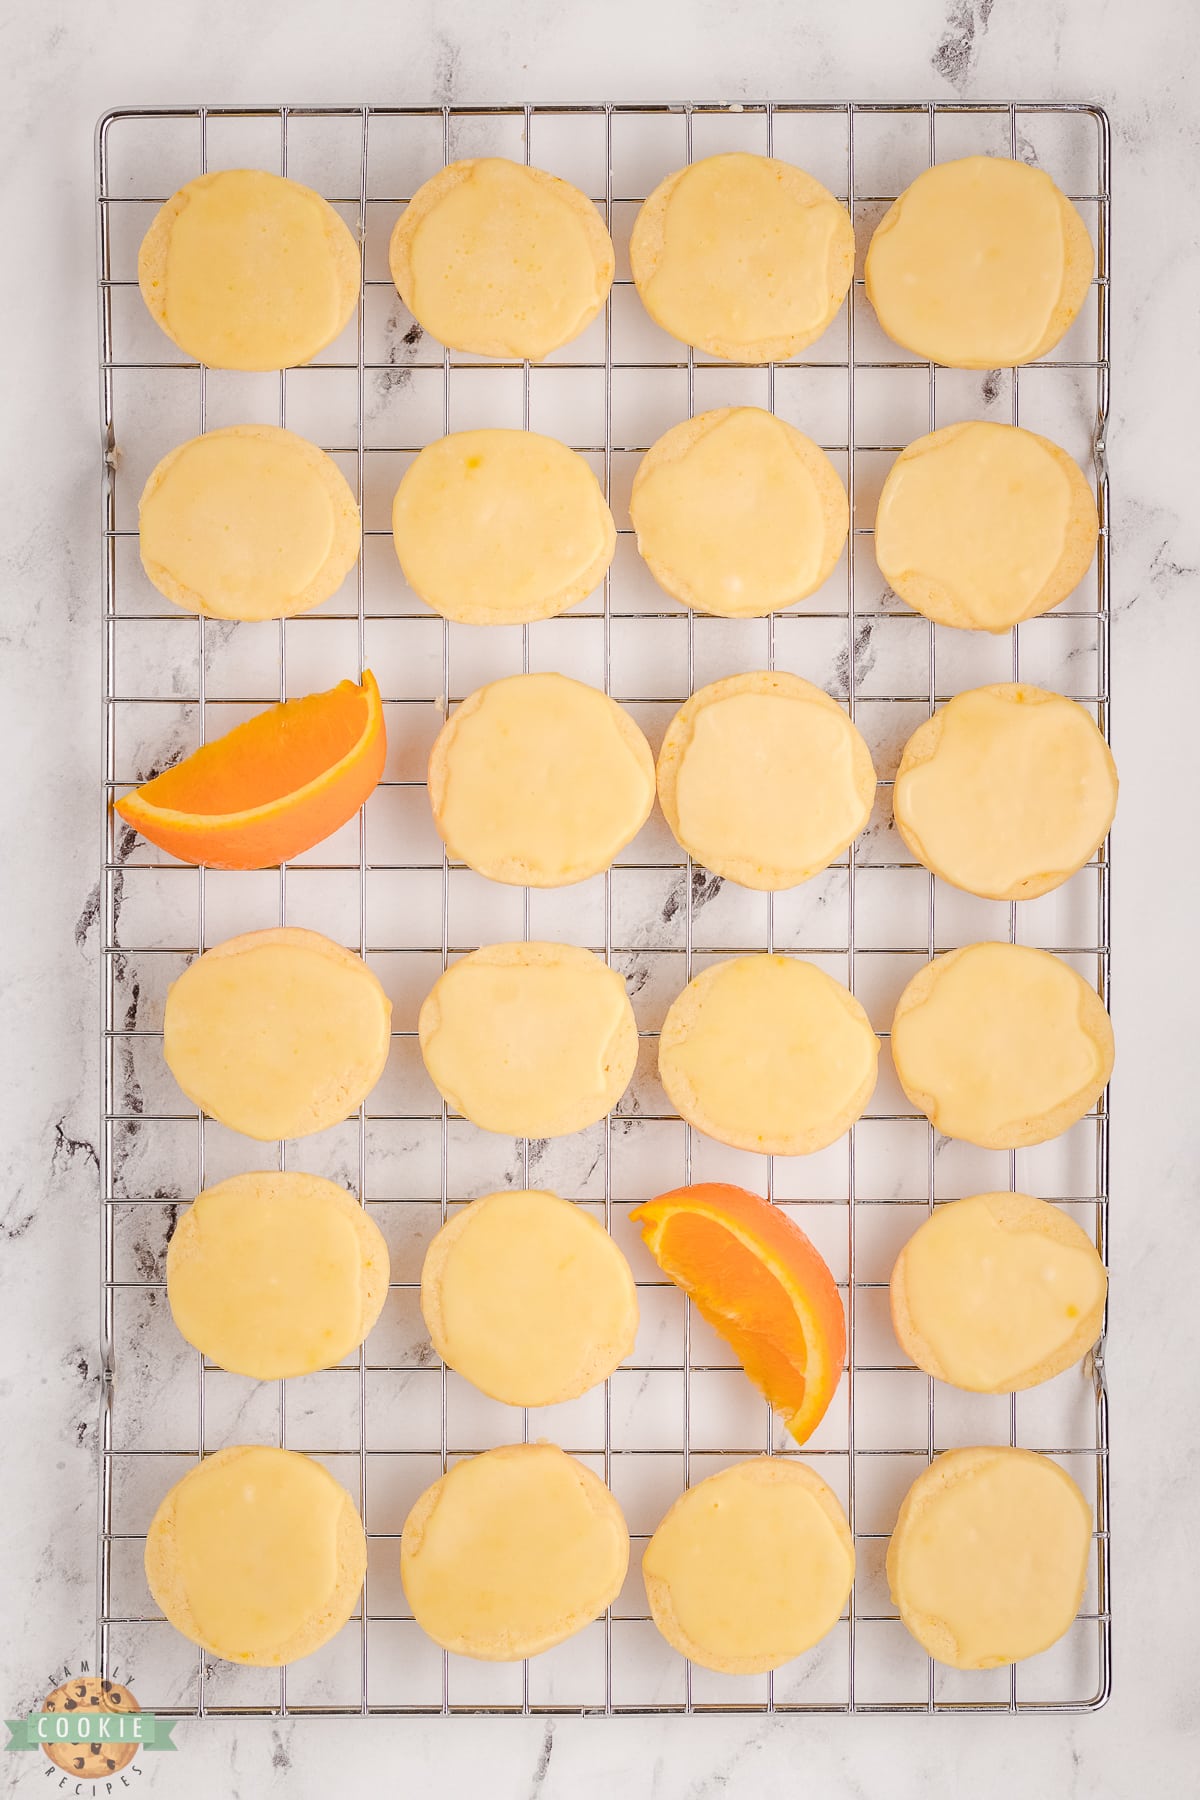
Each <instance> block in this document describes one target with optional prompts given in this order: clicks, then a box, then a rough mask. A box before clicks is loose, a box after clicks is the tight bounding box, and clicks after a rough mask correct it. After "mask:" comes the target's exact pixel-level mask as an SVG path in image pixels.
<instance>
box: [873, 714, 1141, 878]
mask: <svg viewBox="0 0 1200 1800" xmlns="http://www.w3.org/2000/svg"><path fill="white" fill-rule="evenodd" d="M935 719H936V721H937V726H936V730H937V736H936V738H934V737H933V736H932V735H931V733H930V728H929V727H928V726H927V725H926V726H922V727H921V728H920V730H919V731H918V733H917V735H916V737H915V739H914V740H912V741H911V742H910V744H909V746H908V747H907V748H906V750H905V754H904V758H903V760H902V761H901V764H900V769H899V772H898V774H897V776H896V783H895V787H894V789H893V795H892V799H893V807H894V811H895V817H896V823H897V825H898V826H899V828H900V831H901V833H902V835H903V837H904V840H905V842H906V843H907V844H908V846H909V848H910V849H912V850H913V851H914V852H915V853H916V855H917V856H919V857H920V859H921V861H922V862H924V863H925V864H926V865H927V866H928V867H930V868H933V869H934V870H936V872H937V873H938V874H939V875H941V876H942V878H943V880H945V881H950V882H952V883H953V884H954V885H955V886H956V887H961V888H966V889H967V890H968V892H970V893H972V894H981V895H983V896H985V897H986V898H989V899H993V900H1016V899H1024V898H1030V897H1032V896H1034V895H1036V894H1041V893H1045V892H1047V891H1048V890H1049V889H1050V888H1053V887H1057V886H1058V885H1059V883H1060V882H1062V881H1065V880H1066V879H1067V877H1068V876H1070V875H1071V874H1073V873H1074V872H1075V870H1076V869H1079V868H1081V867H1082V866H1083V864H1084V863H1085V862H1086V861H1087V860H1088V858H1089V857H1090V856H1091V855H1092V853H1093V852H1094V851H1095V849H1096V847H1097V845H1098V844H1100V843H1101V842H1102V841H1103V839H1104V836H1105V834H1106V833H1107V831H1108V828H1109V826H1110V824H1111V823H1112V817H1113V810H1114V807H1115V804H1116V797H1117V775H1116V770H1115V768H1114V767H1113V761H1112V757H1111V756H1110V754H1109V752H1108V748H1107V746H1106V745H1105V742H1104V739H1103V738H1102V737H1101V735H1100V733H1099V731H1098V730H1097V728H1096V725H1095V722H1094V720H1093V719H1092V718H1091V716H1090V714H1089V713H1087V712H1086V711H1085V709H1084V708H1083V707H1082V706H1079V705H1078V704H1077V703H1076V702H1075V701H1073V700H1066V699H1064V698H1063V697H1062V695H1060V694H1051V693H1047V692H1046V691H1045V690H1044V689H1042V688H1034V687H1028V686H1023V685H1018V684H1011V685H1008V686H1001V687H987V688H974V689H972V690H970V691H969V692H967V693H965V694H959V695H957V696H956V698H954V699H953V700H951V701H950V702H949V704H948V705H947V706H945V707H944V708H942V710H941V711H940V712H939V713H937V714H936V715H935ZM931 743H932V744H933V749H932V754H931V753H930V750H929V745H930V744H931Z"/></svg>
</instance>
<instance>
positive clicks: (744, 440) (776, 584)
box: [629, 406, 850, 619]
mask: <svg viewBox="0 0 1200 1800" xmlns="http://www.w3.org/2000/svg"><path fill="white" fill-rule="evenodd" d="M629 516H630V518H631V519H632V521H633V527H634V530H635V531H636V532H637V542H638V551H639V552H640V554H641V556H642V557H643V558H644V560H645V562H646V564H647V566H648V567H649V569H650V572H651V574H652V575H653V576H654V579H655V581H657V583H658V585H659V586H660V587H661V588H665V589H666V591H667V593H668V594H670V595H672V596H673V598H674V599H676V600H678V601H679V602H680V604H681V605H683V606H690V607H693V608H694V609H695V610H696V611H697V612H705V613H715V614H716V615H717V616H718V617H720V618H723V619H755V618H761V617H763V616H764V615H765V614H766V613H771V612H779V611H782V609H783V608H784V607H787V606H792V605H794V604H795V603H796V601H798V600H803V599H805V598H806V597H807V596H808V595H809V594H812V593H814V592H815V591H816V589H817V588H819V587H820V586H821V583H822V582H823V581H824V580H825V579H826V577H827V576H828V575H829V574H830V573H831V572H832V570H833V568H834V566H835V565H836V563H837V560H838V557H839V556H840V555H841V553H842V547H843V545H844V544H845V542H846V534H847V531H848V530H849V524H850V510H849V505H848V502H847V500H846V490H845V488H844V487H843V486H842V482H841V478H840V476H839V475H838V472H837V470H836V469H835V468H834V466H833V464H832V463H831V462H830V460H829V458H828V457H827V456H826V454H825V452H824V451H823V450H821V449H820V448H819V447H818V446H817V445H816V444H814V443H813V441H812V439H811V438H807V437H805V435H804V433H803V432H802V431H797V430H796V428H795V426H794V425H788V424H786V423H785V421H784V420H783V419H777V418H775V416H774V415H773V414H772V413H769V412H765V411H763V409H762V408H761V407H757V406H723V407H720V408H719V409H718V410H717V411H715V412H706V413H699V414H697V416H696V417H695V418H694V419H685V420H684V421H683V423H682V424H680V425H673V426H672V427H671V429H670V431H668V432H665V433H664V434H663V436H662V437H660V438H659V440H658V442H657V443H656V444H652V445H651V447H650V449H649V450H648V451H647V452H646V455H645V456H644V457H643V458H642V460H641V462H640V463H639V464H638V470H637V474H636V475H635V476H634V478H633V491H632V493H631V495H630V500H629Z"/></svg>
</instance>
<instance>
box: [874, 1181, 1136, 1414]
mask: <svg viewBox="0 0 1200 1800" xmlns="http://www.w3.org/2000/svg"><path fill="white" fill-rule="evenodd" d="M1107 1292H1108V1276H1107V1275H1106V1273H1105V1269H1104V1264H1103V1263H1102V1262H1101V1260H1100V1257H1099V1255H1098V1254H1097V1251H1096V1246H1095V1245H1094V1244H1093V1243H1092V1240H1091V1239H1090V1238H1089V1237H1088V1235H1087V1233H1086V1232H1084V1231H1082V1230H1081V1229H1080V1228H1079V1226H1078V1225H1077V1224H1076V1223H1075V1221H1074V1219H1072V1218H1069V1217H1068V1215H1067V1214H1066V1213H1064V1212H1060V1211H1059V1209H1058V1207H1056V1206H1051V1205H1049V1203H1048V1202H1047V1201H1045V1200H1035V1199H1034V1198H1033V1197H1032V1195H1030V1194H1012V1193H1000V1194H972V1195H971V1196H970V1197H969V1198H968V1199H965V1200H954V1201H951V1203H950V1204H949V1205H948V1206H939V1207H936V1208H935V1209H934V1211H933V1212H932V1213H931V1214H930V1216H929V1218H927V1219H926V1220H925V1222H924V1223H923V1224H922V1225H921V1226H920V1227H919V1228H918V1230H917V1231H915V1232H914V1233H913V1235H912V1237H911V1238H909V1240H908V1242H907V1244H905V1246H904V1248H903V1249H902V1250H901V1252H900V1255H899V1256H898V1257H897V1259H896V1264H895V1267H894V1268H893V1270H892V1281H891V1296H892V1324H893V1325H894V1327H895V1330H896V1336H897V1338H898V1339H899V1342H900V1347H901V1349H902V1350H903V1351H904V1353H905V1355H907V1356H910V1357H911V1358H912V1360H913V1362H915V1363H916V1365H917V1367H918V1368H919V1369H924V1371H925V1373H926V1374H927V1375H932V1376H933V1378H934V1380H935V1381H945V1382H949V1384H950V1385H951V1386H952V1387H959V1388H966V1389H967V1390H968V1391H969V1392H971V1393H975V1394H1011V1393H1015V1392H1016V1391H1018V1390H1019V1389H1022V1388H1031V1387H1036V1386H1037V1385H1038V1383H1039V1382H1042V1381H1050V1380H1051V1379H1052V1378H1053V1377H1054V1376H1055V1375H1061V1374H1062V1372H1063V1370H1064V1369H1069V1368H1070V1367H1071V1365H1072V1363H1077V1362H1078V1361H1079V1360H1080V1358H1081V1357H1083V1356H1084V1355H1086V1353H1087V1352H1088V1351H1089V1350H1090V1349H1091V1347H1092V1345H1093V1344H1094V1343H1095V1342H1096V1339H1097V1338H1098V1337H1099V1336H1100V1328H1101V1325H1102V1323H1103V1320H1104V1301H1105V1296H1106V1294H1107Z"/></svg>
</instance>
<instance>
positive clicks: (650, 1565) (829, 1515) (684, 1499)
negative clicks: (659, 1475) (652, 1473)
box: [642, 1456, 854, 1675]
mask: <svg viewBox="0 0 1200 1800" xmlns="http://www.w3.org/2000/svg"><path fill="white" fill-rule="evenodd" d="M642 1575H643V1577H644V1579H645V1583H646V1598H647V1599H648V1601H649V1602H650V1615H651V1617H652V1618H653V1620H654V1623H655V1624H656V1625H657V1626H658V1629H659V1630H660V1631H661V1632H662V1634H663V1636H664V1637H665V1638H666V1640H667V1642H668V1643H669V1644H671V1645H673V1646H674V1648H675V1649H676V1650H678V1651H679V1653H680V1655H681V1656H686V1657H688V1658H689V1659H690V1661H692V1662H694V1663H699V1664H700V1666H701V1668H704V1669H716V1670H719V1671H720V1672H721V1673H723V1674H727V1675H762V1674H765V1673H766V1671H767V1670H768V1669H778V1668H779V1667H780V1666H781V1664H783V1663H785V1662H790V1661H791V1660H792V1658H793V1657H796V1656H800V1655H802V1653H803V1652H804V1651H805V1650H811V1649H812V1647H813V1645H814V1644H816V1643H819V1642H820V1640H821V1639H822V1638H823V1637H824V1636H825V1635H826V1633H827V1632H829V1631H831V1630H832V1629H833V1627H834V1625H835V1624H836V1623H837V1621H838V1619H839V1618H840V1617H841V1614H842V1609H843V1607H844V1606H845V1604H846V1600H847V1598H848V1596H849V1593H850V1587H851V1583H852V1582H853V1580H854V1539H853V1538H852V1537H851V1535H850V1527H849V1526H848V1525H847V1523H846V1518H845V1514H844V1513H843V1512H842V1509H841V1507H840V1505H839V1504H838V1501H837V1499H836V1497H835V1495H834V1493H833V1491H832V1489H830V1488H829V1487H827V1486H826V1484H825V1482H823V1481H822V1480H821V1477H820V1476H819V1475H815V1474H814V1473H813V1471H812V1470H811V1469H810V1468H808V1467H807V1466H806V1465H805V1464H804V1463H800V1462H795V1461H793V1460H792V1458H791V1457H788V1458H783V1457H778V1456H762V1457H758V1458H757V1459H756V1460H755V1461H753V1462H743V1463H734V1464H733V1466H732V1467H731V1468H727V1469H722V1470H721V1472H720V1473H719V1474H717V1475H710V1476H709V1477H708V1479H707V1480H706V1481H701V1482H699V1483H698V1484H697V1485H696V1486H695V1487H692V1488H688V1490H687V1491H686V1493H683V1494H681V1495H680V1496H679V1499H678V1500H677V1501H676V1502H675V1504H674V1506H673V1507H672V1508H671V1510H670V1512H669V1513H668V1514H667V1516H666V1518H665V1519H664V1520H663V1522H662V1524H661V1525H660V1526H659V1528H658V1530H657V1531H656V1532H655V1533H654V1536H653V1537H652V1538H651V1539H650V1542H649V1543H648V1544H647V1546H646V1551H645V1555H644V1556H643V1558H642Z"/></svg>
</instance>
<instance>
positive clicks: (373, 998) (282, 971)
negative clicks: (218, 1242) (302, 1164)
mask: <svg viewBox="0 0 1200 1800" xmlns="http://www.w3.org/2000/svg"><path fill="white" fill-rule="evenodd" d="M391 1011H392V1008H391V1002H390V1001H389V1000H388V998H387V995H386V994H385V993H384V991H383V989H382V987H381V986H380V984H379V982H378V980H377V979H376V977H375V976H374V975H373V974H372V973H371V971H370V969H368V968H367V966H366V964H365V963H364V962H363V960H362V958H361V957H358V956H354V955H353V954H352V953H351V952H350V951H348V950H344V949H343V948H342V947H341V946H340V945H339V944H334V943H332V942H331V941H330V940H329V939H328V938H325V937H322V936H321V934H320V933H319V932H315V931H303V930H300V929H298V928H296V927H294V926H289V927H287V928H280V929H276V930H271V931H254V932H249V933H247V934H246V935H245V936H243V937H237V938H230V939H228V940H227V941H226V942H225V943H223V944H218V945H217V946H216V947H215V948H214V949H212V950H209V951H207V952H206V954H205V955H203V956H201V957H199V958H198V959H197V960H196V961H195V962H194V963H192V964H191V965H190V966H189V967H188V968H187V969H185V970H184V972H183V974H182V975H181V976H180V977H179V979H178V980H177V981H175V982H173V983H172V985H171V988H170V991H169V993H168V994H167V1003H166V1010H165V1014H164V1019H163V1054H164V1056H165V1058H166V1061H167V1066H168V1068H169V1069H170V1070H171V1073H172V1074H173V1075H174V1077H175V1079H176V1081H177V1082H178V1083H179V1085H180V1087H181V1088H182V1089H183V1091H184V1093H185V1094H186V1095H187V1096H188V1098H189V1099H190V1100H192V1101H194V1102H195V1104H196V1105H197V1106H200V1107H202V1108H203V1110H204V1111H205V1112H206V1113H208V1114H209V1115H210V1116H211V1117H212V1118H214V1119H217V1120H219V1121H220V1122H221V1124H223V1125H228V1126H229V1127H230V1128H231V1129H232V1130H234V1131H242V1132H245V1134H246V1136H247V1137H253V1138H261V1139H271V1138H290V1137H305V1136H307V1135H308V1134H309V1133H310V1132H314V1131H322V1130H324V1129H325V1127H326V1126H328V1125H334V1124H336V1123H337V1122H338V1121H339V1120H340V1119H344V1118H345V1117H346V1116H347V1114H349V1113H351V1112H353V1111H354V1110H355V1108H356V1107H357V1106H358V1105H359V1103H360V1101H362V1100H363V1099H365V1097H366V1096H367V1094H368V1093H369V1092H370V1091H371V1089H372V1088H373V1087H374V1085H375V1083H376V1081H378V1079H379V1077H380V1075H381V1074H382V1073H383V1066H384V1064H385V1062H386V1061H387V1055H388V1050H389V1048H390V1047H391Z"/></svg>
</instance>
